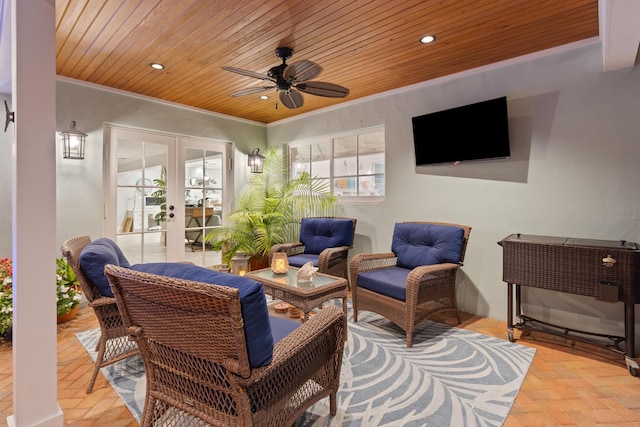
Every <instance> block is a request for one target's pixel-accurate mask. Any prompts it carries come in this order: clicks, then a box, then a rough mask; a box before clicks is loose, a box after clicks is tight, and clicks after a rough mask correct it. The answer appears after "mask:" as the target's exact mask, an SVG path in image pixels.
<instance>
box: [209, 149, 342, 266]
mask: <svg viewBox="0 0 640 427" xmlns="http://www.w3.org/2000/svg"><path fill="white" fill-rule="evenodd" d="M336 203H337V197H336V196H334V195H333V194H331V192H330V186H329V182H328V181H327V180H323V179H316V178H312V177H311V176H310V175H309V174H308V173H303V174H301V175H299V176H298V177H296V178H291V179H288V177H287V162H286V159H285V157H284V156H283V155H282V154H281V152H280V151H279V150H275V149H271V150H269V151H268V152H267V153H266V155H265V159H264V165H263V172H262V173H255V174H250V176H249V179H248V186H247V187H246V189H245V190H244V191H243V192H242V193H241V195H240V196H239V197H238V198H237V199H236V200H235V202H234V208H233V211H232V212H231V213H230V214H229V215H228V216H227V221H228V223H229V224H230V225H228V226H225V227H221V228H215V229H213V230H211V231H210V232H208V233H207V235H206V236H205V238H204V240H205V242H208V243H210V244H211V247H212V248H213V249H214V250H222V260H223V262H225V263H227V264H228V263H229V262H230V261H231V258H233V257H234V256H235V254H236V252H238V251H243V252H244V253H245V254H247V255H249V256H258V257H265V256H267V254H268V253H269V249H270V248H271V246H273V245H275V244H278V243H286V242H293V241H297V239H298V233H299V230H300V220H301V219H302V218H304V217H308V216H330V215H332V214H333V211H334V209H335V205H336Z"/></svg>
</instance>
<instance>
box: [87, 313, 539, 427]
mask: <svg viewBox="0 0 640 427" xmlns="http://www.w3.org/2000/svg"><path fill="white" fill-rule="evenodd" d="M99 333H100V331H99V330H98V329H95V330H90V331H86V332H83V333H79V334H77V337H78V339H79V340H80V342H81V343H82V345H83V346H84V348H85V349H86V350H87V352H88V353H89V354H90V355H91V357H92V358H93V359H94V360H95V357H96V354H95V352H93V349H95V344H96V342H97V339H98V337H99ZM413 341H414V346H413V348H407V347H406V345H405V335H404V332H403V331H402V330H401V329H399V328H398V327H397V326H395V325H394V324H392V323H391V322H389V321H387V320H386V319H384V318H382V317H381V316H379V315H377V314H374V313H370V312H366V311H363V312H360V313H359V320H358V322H357V323H353V322H352V321H351V319H350V321H349V334H348V341H347V343H346V346H345V351H344V361H343V365H342V372H341V384H340V390H339V391H338V397H337V401H338V413H337V414H336V415H335V416H334V417H331V415H329V402H328V399H326V398H325V399H323V400H321V401H320V402H318V403H316V404H315V405H314V406H312V407H311V408H310V409H309V410H308V411H307V412H306V413H305V414H304V415H303V416H302V417H301V418H300V419H299V420H298V421H297V422H296V423H295V424H294V425H295V426H296V427H318V426H336V427H337V426H394V427H395V426H398V425H402V426H450V425H451V426H453V425H455V426H469V427H471V426H501V425H502V424H503V423H504V420H505V418H506V416H507V414H508V413H509V410H510V408H511V405H512V404H513V402H514V400H515V398H516V396H517V394H518V391H519V390H520V387H521V385H522V382H523V381H524V378H525V376H526V373H527V371H528V370H529V367H530V365H531V361H532V360H533V356H534V354H535V349H532V348H529V347H525V346H523V345H520V344H516V343H511V342H509V341H506V340H500V339H497V338H492V337H488V336H484V335H481V334H477V333H475V332H471V331H466V330H462V329H458V328H455V327H451V326H448V325H444V324H440V323H435V322H430V321H425V322H423V323H422V324H421V325H420V326H419V327H418V329H417V330H416V333H415V334H414V340H413ZM101 371H102V374H103V375H104V376H105V377H106V378H107V380H108V381H109V383H110V384H111V385H112V386H113V388H114V389H115V390H116V392H117V393H118V395H120V397H121V398H122V400H123V401H124V403H125V405H126V406H127V407H128V408H129V410H130V411H131V413H132V414H133V416H134V417H135V418H136V419H137V420H140V417H141V414H142V409H143V406H144V393H145V392H144V389H145V381H144V366H143V364H142V361H141V359H140V357H139V356H136V357H131V358H129V359H127V360H124V361H121V362H118V363H115V364H113V365H111V366H108V367H106V368H102V370H101Z"/></svg>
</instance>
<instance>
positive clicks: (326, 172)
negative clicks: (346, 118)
mask: <svg viewBox="0 0 640 427" xmlns="http://www.w3.org/2000/svg"><path fill="white" fill-rule="evenodd" d="M384 148H385V144H384V128H380V127H378V128H375V129H366V130H359V131H356V132H350V133H347V134H340V135H334V136H327V137H322V138H317V139H314V140H312V141H301V142H294V143H291V144H289V170H290V176H291V177H295V176H299V175H300V174H301V173H304V172H307V173H308V174H309V175H311V177H312V178H314V179H318V180H325V181H327V183H328V184H330V186H331V189H332V190H333V193H334V194H335V195H336V196H338V197H339V198H340V200H341V201H344V202H346V201H358V202H362V201H370V202H374V201H375V202H377V201H382V200H384V159H385V158H384Z"/></svg>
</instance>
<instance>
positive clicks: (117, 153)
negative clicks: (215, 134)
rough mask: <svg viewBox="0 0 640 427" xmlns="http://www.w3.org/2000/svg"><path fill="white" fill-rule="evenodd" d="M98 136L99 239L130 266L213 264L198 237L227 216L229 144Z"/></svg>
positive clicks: (213, 256)
mask: <svg viewBox="0 0 640 427" xmlns="http://www.w3.org/2000/svg"><path fill="white" fill-rule="evenodd" d="M105 134H106V135H107V138H106V141H107V143H106V145H105V168H104V170H105V189H106V191H105V218H104V223H105V235H106V236H108V237H110V238H112V239H113V240H115V241H116V242H117V243H118V245H119V246H120V247H121V248H122V250H123V252H124V253H125V255H126V257H127V259H128V260H129V262H131V263H132V264H134V263H142V262H163V261H182V260H188V261H191V262H193V263H195V264H197V265H214V264H218V263H219V262H220V253H219V252H214V251H212V250H211V249H210V247H209V245H208V244H207V242H206V241H205V236H206V234H207V233H208V232H209V231H210V230H211V229H213V228H215V227H221V226H222V221H223V218H224V217H225V215H226V213H227V212H228V210H229V204H230V200H229V198H228V197H226V196H227V194H231V192H230V191H229V192H228V189H230V188H232V187H231V182H230V176H231V174H230V173H228V171H229V168H228V167H227V165H229V163H230V162H229V156H230V155H231V144H229V143H224V142H219V141H211V140H203V139H197V138H188V137H184V136H178V135H170V134H162V133H153V132H148V131H142V130H135V129H128V128H119V127H115V126H107V128H106V129H105Z"/></svg>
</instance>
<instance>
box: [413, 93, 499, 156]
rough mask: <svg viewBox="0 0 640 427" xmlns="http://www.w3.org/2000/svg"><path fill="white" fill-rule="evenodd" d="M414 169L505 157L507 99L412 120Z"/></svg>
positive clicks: (439, 112) (457, 108) (444, 111)
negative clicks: (421, 166)
mask: <svg viewBox="0 0 640 427" xmlns="http://www.w3.org/2000/svg"><path fill="white" fill-rule="evenodd" d="M412 122H413V145H414V148H415V154H416V166H420V165H431V164H437V163H454V164H458V163H459V162H465V161H470V160H487V159H498V158H507V157H509V156H510V155H511V152H510V150H509V125H508V117H507V98H506V97H501V98H496V99H490V100H488V101H482V102H478V103H475V104H470V105H464V106H462V107H456V108H451V109H448V110H443V111H438V112H435V113H430V114H425V115H423V116H417V117H413V118H412Z"/></svg>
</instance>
